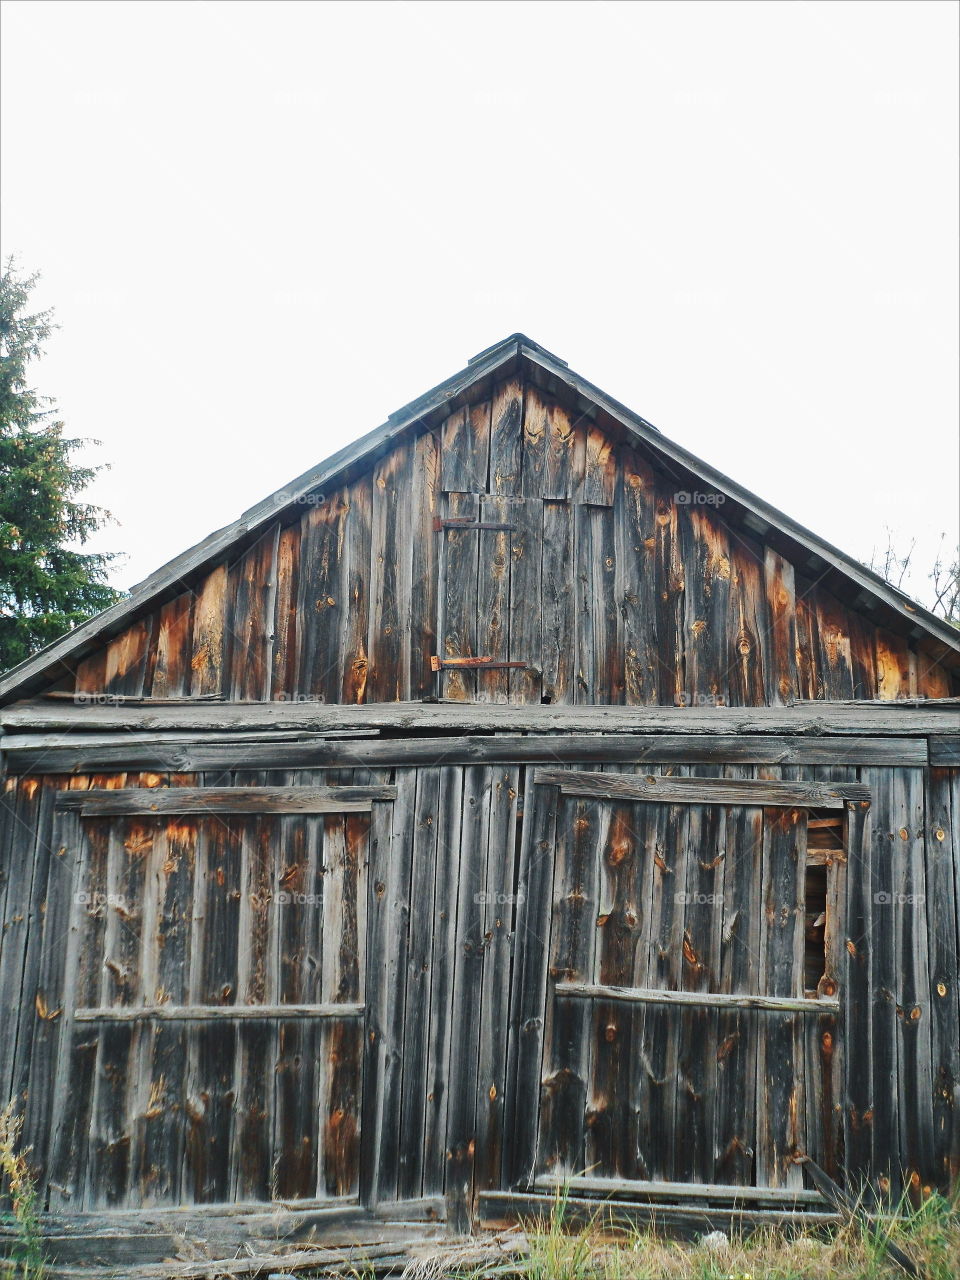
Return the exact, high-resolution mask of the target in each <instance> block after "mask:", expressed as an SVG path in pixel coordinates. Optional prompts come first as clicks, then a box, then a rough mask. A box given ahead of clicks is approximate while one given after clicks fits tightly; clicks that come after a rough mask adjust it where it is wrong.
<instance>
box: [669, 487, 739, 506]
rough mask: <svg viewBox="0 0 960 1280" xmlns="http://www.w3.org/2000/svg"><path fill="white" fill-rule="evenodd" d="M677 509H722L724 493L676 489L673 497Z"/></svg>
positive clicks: (725, 497) (725, 496)
mask: <svg viewBox="0 0 960 1280" xmlns="http://www.w3.org/2000/svg"><path fill="white" fill-rule="evenodd" d="M673 500H674V502H675V503H676V504H677V506H678V507H722V506H723V504H724V503H725V502H726V500H727V495H726V494H725V493H707V492H705V491H704V490H701V489H692V490H691V489H678V490H677V492H676V493H675V494H674V495H673Z"/></svg>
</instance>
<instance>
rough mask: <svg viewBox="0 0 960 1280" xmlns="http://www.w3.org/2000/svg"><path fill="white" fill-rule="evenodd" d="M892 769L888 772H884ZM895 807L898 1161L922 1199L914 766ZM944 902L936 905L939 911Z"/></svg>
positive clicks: (923, 1034) (921, 827)
mask: <svg viewBox="0 0 960 1280" xmlns="http://www.w3.org/2000/svg"><path fill="white" fill-rule="evenodd" d="M887 772H888V774H889V772H890V771H889V770H888V771H887ZM895 794H896V797H897V809H898V811H897V813H896V815H895V818H896V822H897V823H899V825H898V826H897V828H896V834H895V837H894V839H893V864H894V865H893V867H892V868H891V870H892V871H893V874H894V886H895V888H894V900H893V902H892V903H888V904H885V906H886V908H887V910H888V911H891V910H892V914H893V916H894V920H895V929H896V945H895V955H896V975H897V983H896V986H895V988H894V996H895V1000H896V1011H897V1031H898V1044H897V1060H898V1063H899V1070H898V1085H899V1089H900V1134H899V1138H900V1141H899V1153H898V1154H899V1159H898V1160H897V1164H898V1166H899V1167H900V1168H902V1169H903V1172H904V1177H905V1178H906V1190H907V1191H908V1193H909V1195H910V1197H911V1199H912V1201H913V1203H914V1204H915V1205H916V1206H917V1207H919V1205H920V1204H921V1202H922V1199H923V1196H922V1187H923V1184H924V1183H925V1181H926V1180H927V1179H928V1178H929V1176H930V1171H931V1169H932V1167H933V1159H934V1156H933V1153H934V1126H933V1089H934V1083H933V1069H932V1060H931V1030H932V1018H931V1012H932V1011H931V986H930V957H929V940H928V934H927V908H926V901H927V896H928V889H927V882H926V874H925V872H926V866H925V850H924V842H925V832H926V823H925V813H924V791H923V774H922V772H921V770H919V769H898V770H896V792H895ZM947 906H949V900H948V901H947V902H944V903H941V904H940V907H941V910H942V909H943V908H944V907H947Z"/></svg>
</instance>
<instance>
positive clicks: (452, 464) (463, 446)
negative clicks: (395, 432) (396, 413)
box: [440, 400, 491, 493]
mask: <svg viewBox="0 0 960 1280" xmlns="http://www.w3.org/2000/svg"><path fill="white" fill-rule="evenodd" d="M490 409H491V406H490V401H489V400H484V401H482V402H481V403H479V404H474V405H470V406H469V407H464V408H460V409H456V410H454V412H453V413H451V414H450V416H449V417H448V418H447V419H446V420H445V421H444V423H443V426H442V428H441V467H440V487H441V488H442V489H445V490H446V491H447V492H448V493H486V492H487V469H488V466H489V458H490Z"/></svg>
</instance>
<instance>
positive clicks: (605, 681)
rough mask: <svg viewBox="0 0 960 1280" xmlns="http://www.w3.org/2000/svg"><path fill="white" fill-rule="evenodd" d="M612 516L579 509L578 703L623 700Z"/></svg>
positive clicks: (607, 510) (603, 510)
mask: <svg viewBox="0 0 960 1280" xmlns="http://www.w3.org/2000/svg"><path fill="white" fill-rule="evenodd" d="M613 514H614V513H613V511H612V509H611V508H609V507H582V506H581V507H577V508H576V519H577V526H576V527H577V533H576V537H577V561H576V570H575V572H576V610H577V614H576V616H577V630H576V652H577V701H578V702H584V703H610V702H619V701H621V699H622V689H623V677H622V674H621V668H620V662H619V649H618V645H617V632H618V627H619V610H618V608H617V599H616V587H615V582H616V573H615V570H616V551H615V547H614V521H613Z"/></svg>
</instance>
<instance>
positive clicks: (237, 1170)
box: [231, 776, 282, 1201]
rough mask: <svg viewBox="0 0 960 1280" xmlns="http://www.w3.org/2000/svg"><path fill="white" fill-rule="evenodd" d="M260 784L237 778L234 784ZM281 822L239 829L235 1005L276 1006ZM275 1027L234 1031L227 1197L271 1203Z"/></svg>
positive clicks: (262, 821) (266, 820)
mask: <svg viewBox="0 0 960 1280" xmlns="http://www.w3.org/2000/svg"><path fill="white" fill-rule="evenodd" d="M261 781H262V779H259V778H257V779H248V778H247V777H244V776H240V777H238V779H237V783H238V785H251V783H254V782H261ZM281 822H282V820H281V819H280V818H278V817H274V816H267V815H264V816H262V817H259V818H253V819H249V820H246V821H244V822H243V823H241V824H239V829H240V836H241V838H240V860H241V869H240V877H241V897H240V909H239V930H240V937H241V938H242V939H243V945H242V946H241V948H240V957H239V966H238V968H239V973H238V985H237V1003H238V1004H244V1005H258V1004H274V1003H276V1002H277V1001H278V991H277V985H278V984H277V978H278V973H277V967H278V966H277V962H278V959H279V956H278V948H277V938H276V925H277V917H278V915H279V914H280V909H279V907H278V904H277V902H276V899H275V897H274V892H273V890H274V879H275V859H276V856H277V852H278V851H279V849H280V847H281ZM276 1061H277V1028H276V1026H275V1025H272V1024H270V1023H261V1024H259V1025H258V1024H255V1023H241V1024H240V1025H239V1026H238V1027H237V1065H236V1075H237V1089H236V1138H235V1142H234V1149H233V1152H232V1158H233V1159H232V1169H231V1198H232V1199H233V1200H239V1201H244V1200H246V1201H249V1200H269V1199H270V1195H271V1187H270V1181H271V1172H272V1162H273V1125H274V1115H273V1107H274V1081H273V1070H274V1066H275V1064H276Z"/></svg>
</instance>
